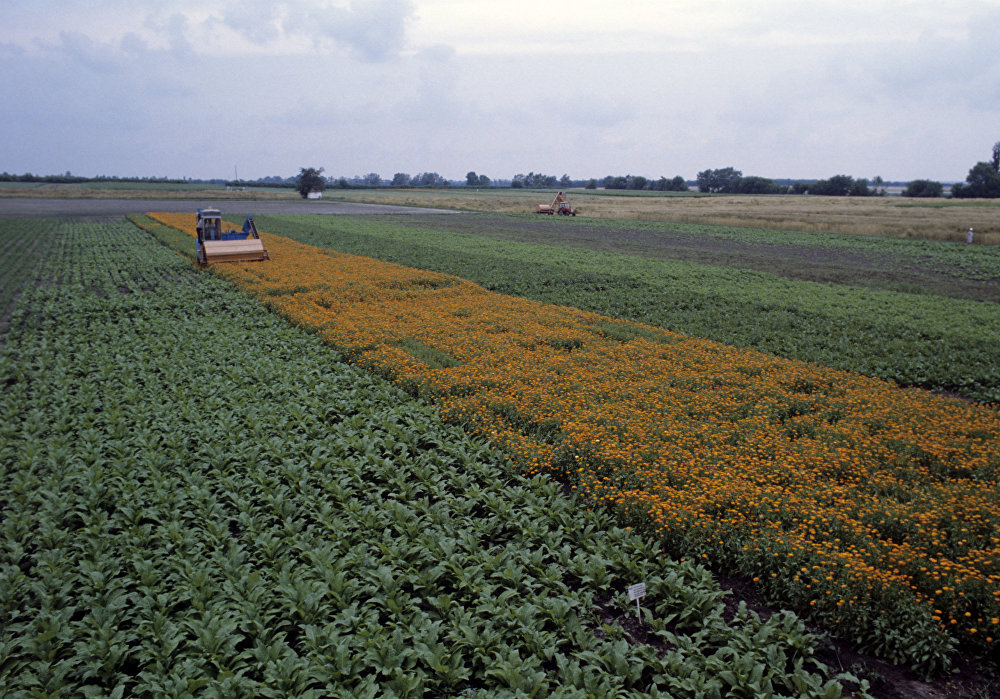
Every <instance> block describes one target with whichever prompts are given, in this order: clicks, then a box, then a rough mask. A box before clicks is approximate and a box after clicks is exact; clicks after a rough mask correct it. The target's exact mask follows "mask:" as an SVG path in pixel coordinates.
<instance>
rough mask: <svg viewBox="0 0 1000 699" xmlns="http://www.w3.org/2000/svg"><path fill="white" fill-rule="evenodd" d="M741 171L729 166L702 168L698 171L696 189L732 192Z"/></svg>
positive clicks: (740, 175) (737, 182) (738, 180)
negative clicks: (713, 168) (712, 168)
mask: <svg viewBox="0 0 1000 699" xmlns="http://www.w3.org/2000/svg"><path fill="white" fill-rule="evenodd" d="M741 177H743V173H742V172H741V171H740V170H736V169H734V168H731V167H724V168H719V169H717V170H711V169H709V170H702V171H701V172H699V173H698V177H697V181H698V189H699V190H700V191H702V192H715V193H724V194H732V193H733V192H735V191H736V187H737V186H738V185H739V182H740V178H741Z"/></svg>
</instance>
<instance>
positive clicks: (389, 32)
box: [0, 0, 1000, 181]
mask: <svg viewBox="0 0 1000 699" xmlns="http://www.w3.org/2000/svg"><path fill="white" fill-rule="evenodd" d="M998 38H1000V0H969V1H964V0H955V1H953V2H941V1H940V0H926V1H925V0H880V1H879V2H871V1H870V0H866V1H865V2H855V1H853V0H806V1H803V0H742V1H740V2H737V1H735V0H734V1H727V0H720V1H717V2H694V1H690V2H689V1H680V0H614V1H609V0H545V1H539V0H498V1H495V2H484V1H482V0H479V1H475V2H473V1H472V0H163V1H159V0H158V1H156V2H136V0H0V123H2V124H3V127H2V138H0V171H7V172H12V173H23V172H33V173H36V174H57V173H63V172H65V171H67V170H68V171H71V172H72V173H73V174H77V175H86V176H91V175H101V174H105V175H121V176H166V177H193V178H201V177H226V178H228V177H232V176H233V174H234V171H238V173H239V176H240V177H241V178H248V179H254V178H258V177H263V176H269V175H281V176H291V175H295V174H297V173H298V170H299V168H300V167H303V166H311V167H324V168H325V169H326V174H328V175H335V176H340V175H346V176H352V175H356V174H361V175H363V174H365V173H368V172H377V173H379V174H381V175H382V177H383V178H386V179H389V178H391V177H392V175H393V174H394V173H396V172H407V173H410V174H416V173H418V172H431V171H433V172H438V173H440V174H442V175H444V176H445V177H448V178H451V179H464V177H465V173H466V172H468V171H469V170H475V171H476V172H478V173H482V174H486V175H488V176H490V177H492V178H494V179H508V178H510V177H511V176H513V175H514V174H516V173H520V172H523V173H527V172H529V171H534V172H544V173H546V174H553V175H557V176H559V175H562V174H563V173H567V174H569V175H570V176H571V177H574V178H584V177H598V178H599V177H603V176H604V175H608V174H616V175H617V174H627V173H632V174H641V175H645V176H647V177H659V176H661V175H664V176H667V177H673V176H674V175H683V176H684V177H686V178H689V179H690V178H694V176H695V175H696V174H697V172H698V171H700V170H704V169H706V168H721V167H727V166H733V167H735V168H737V169H739V170H742V171H743V173H744V174H745V175H762V176H765V177H776V178H777V177H792V178H817V177H830V176H832V175H835V174H847V175H851V176H853V177H868V178H871V177H874V176H875V175H880V176H882V177H883V178H885V179H886V180H902V181H908V180H911V179H917V178H929V179H936V180H941V181H952V180H959V181H960V180H964V179H965V176H966V174H967V173H968V170H969V168H970V167H972V165H974V164H975V163H976V162H977V161H980V160H988V159H989V157H990V153H991V149H992V145H993V143H994V142H996V141H997V140H1000V50H998V48H997V46H998V45H1000V44H998V41H1000V39H998Z"/></svg>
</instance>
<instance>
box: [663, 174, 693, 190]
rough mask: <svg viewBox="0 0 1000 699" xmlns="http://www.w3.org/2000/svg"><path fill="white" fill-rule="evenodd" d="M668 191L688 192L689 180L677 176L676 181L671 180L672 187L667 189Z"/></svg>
mask: <svg viewBox="0 0 1000 699" xmlns="http://www.w3.org/2000/svg"><path fill="white" fill-rule="evenodd" d="M667 190H668V191H670V192H686V191H688V183H687V180H685V179H684V178H683V177H681V176H680V175H677V176H676V177H674V179H672V180H670V186H669V187H667Z"/></svg>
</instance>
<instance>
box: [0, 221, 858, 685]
mask: <svg viewBox="0 0 1000 699" xmlns="http://www.w3.org/2000/svg"><path fill="white" fill-rule="evenodd" d="M17 230H18V229H17V227H16V226H14V227H13V228H10V227H8V228H4V229H3V231H2V233H0V241H2V242H3V243H6V242H7V239H8V238H9V237H10V236H11V235H12V234H13V235H16V234H17ZM12 231H13V233H12ZM50 233H51V234H52V235H53V236H55V239H56V240H58V241H59V242H58V245H57V246H54V247H53V248H52V249H51V250H50V254H49V255H48V256H46V257H39V258H36V259H35V260H34V264H27V265H26V267H27V268H28V272H27V274H28V275H29V278H30V279H31V280H33V281H34V282H36V283H33V284H32V283H29V284H26V285H23V289H24V291H23V293H22V294H21V295H20V297H19V298H18V301H17V303H16V305H15V307H14V311H13V314H12V317H11V329H10V332H9V334H8V337H7V341H6V343H5V344H4V345H3V346H2V347H0V386H4V390H3V392H2V393H0V511H3V512H4V517H3V521H2V524H0V532H2V537H0V694H2V695H3V696H10V697H22V696H25V697H26V696H80V695H83V696H98V695H101V696H194V695H205V696H221V695H227V696H300V697H308V696H331V697H337V696H342V697H364V696H370V697H373V696H380V697H391V696H399V697H405V696H425V695H434V696H468V697H472V696H483V697H486V696H489V697H495V696H536V697H542V696H544V697H549V696H573V697H576V696H579V697H583V696H668V695H669V696H691V697H694V696H698V697H701V696H735V695H740V696H761V695H771V694H772V693H773V694H774V695H784V696H791V695H794V696H823V697H836V696H839V695H840V694H841V691H842V690H841V685H840V684H839V682H838V681H837V680H836V679H831V677H830V674H829V673H828V672H827V670H826V669H825V668H824V667H822V666H821V665H820V664H819V663H818V661H817V660H816V655H815V651H816V646H817V642H818V640H817V638H816V637H814V636H812V635H810V634H809V633H807V632H806V630H805V629H804V627H803V624H802V622H801V621H799V620H798V619H797V618H796V617H794V616H793V615H791V614H787V613H780V614H776V615H774V616H771V617H770V618H768V619H767V620H761V619H760V618H759V617H758V616H757V615H756V614H754V613H753V612H750V611H748V610H747V609H746V608H745V607H743V606H741V607H740V609H739V610H737V611H736V613H735V614H731V613H725V606H724V601H725V593H723V592H722V591H721V590H720V589H719V587H718V585H717V584H716V583H715V582H714V581H713V580H712V578H711V576H710V575H709V573H708V572H707V571H706V570H705V569H703V568H701V567H698V566H695V565H692V564H691V563H679V562H675V561H672V560H669V559H667V558H665V557H664V556H662V555H661V554H660V553H659V551H658V549H657V546H656V545H654V544H651V543H649V542H647V541H645V540H644V539H643V538H642V537H640V536H637V535H635V534H633V533H632V532H630V531H628V530H625V529H621V528H618V527H616V526H615V524H614V522H613V520H612V518H611V516H610V515H609V514H607V513H603V512H595V511H587V510H583V509H580V508H578V507H577V505H576V504H575V503H574V502H572V501H570V500H567V499H566V498H564V497H562V496H561V494H560V493H559V491H558V489H557V487H556V486H555V485H553V484H551V483H549V482H547V481H545V480H543V479H541V478H536V479H534V480H526V479H522V478H519V477H516V476H514V475H512V474H511V473H510V471H509V469H508V465H507V463H506V462H505V461H504V459H503V458H502V457H501V456H500V455H499V454H497V453H496V452H494V451H492V450H490V449H489V448H488V447H487V446H486V445H484V444H482V443H481V442H477V441H475V440H473V439H471V438H469V437H468V436H467V435H465V434H464V433H463V432H461V431H459V430H458V429H457V428H454V427H448V426H445V425H443V424H442V423H441V422H440V420H439V418H438V417H437V416H436V414H435V413H434V412H433V411H432V410H430V409H429V408H427V407H426V406H423V405H421V404H419V403H417V402H415V401H413V400H412V399H410V398H408V397H407V396H406V395H405V394H404V393H402V392H401V391H399V390H397V389H395V388H393V387H391V386H390V385H389V384H387V383H385V382H383V381H381V380H379V379H376V378H374V377H371V376H369V375H367V374H365V373H363V372H361V371H359V370H357V369H354V368H351V367H350V366H348V365H346V364H344V363H343V362H342V361H341V360H340V357H339V355H337V354H336V353H335V352H334V351H333V350H331V349H329V348H328V347H325V346H324V345H322V344H321V343H320V341H319V340H318V339H317V338H316V337H315V336H312V335H308V334H306V333H303V332H302V331H300V330H298V329H296V328H294V327H292V326H290V325H289V324H288V323H286V322H284V321H282V320H280V319H278V318H276V317H275V316H273V315H272V314H270V313H268V312H267V311H266V310H264V309H263V308H262V307H261V306H260V305H259V304H257V303H256V302H254V301H252V300H251V299H249V298H247V297H245V296H243V295H241V294H240V293H238V292H236V291H235V290H233V289H231V288H230V287H229V286H228V285H227V284H225V283H224V282H222V281H220V280H218V279H216V278H214V277H212V276H211V275H208V274H199V273H197V272H196V271H195V270H194V269H192V267H191V264H190V261H188V260H186V259H184V258H183V257H181V256H179V255H176V254H174V253H173V252H171V251H169V250H168V249H167V248H165V247H162V246H160V245H157V244H156V243H155V242H154V241H153V240H152V239H151V238H150V237H149V236H148V235H147V234H146V233H144V232H142V231H140V230H139V229H137V228H135V227H133V226H131V225H129V224H125V223H115V224H97V223H81V222H75V223H66V222H64V223H60V224H58V225H55V224H54V230H52V231H50ZM640 581H644V582H645V583H646V589H647V596H646V597H645V598H644V599H643V600H642V607H641V609H642V615H643V623H642V631H643V633H644V634H645V638H644V639H643V642H639V640H638V639H636V638H634V637H633V636H632V635H630V632H627V631H626V630H625V628H626V627H623V626H622V624H623V623H625V620H626V619H627V618H628V617H629V615H630V614H632V613H633V611H634V609H635V607H634V605H633V604H632V603H631V602H630V601H629V600H628V598H627V595H626V586H627V585H629V584H631V583H635V582H640ZM627 628H630V629H632V630H633V631H634V630H635V628H634V627H632V626H631V625H627ZM845 677H846V676H845ZM863 686H864V685H863Z"/></svg>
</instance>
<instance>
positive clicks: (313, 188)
mask: <svg viewBox="0 0 1000 699" xmlns="http://www.w3.org/2000/svg"><path fill="white" fill-rule="evenodd" d="M325 187H326V179H324V177H323V168H319V169H318V170H317V169H316V168H314V167H304V168H300V169H299V175H298V177H297V178H296V180H295V189H296V190H297V191H298V193H299V194H301V195H302V198H303V199H305V198H306V197H308V196H309V193H310V192H322V191H323V189H324V188H325Z"/></svg>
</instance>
